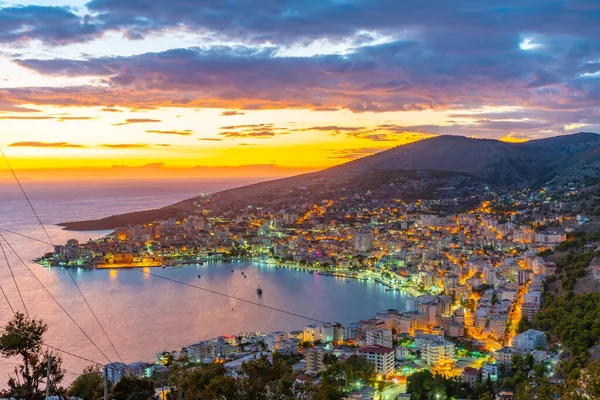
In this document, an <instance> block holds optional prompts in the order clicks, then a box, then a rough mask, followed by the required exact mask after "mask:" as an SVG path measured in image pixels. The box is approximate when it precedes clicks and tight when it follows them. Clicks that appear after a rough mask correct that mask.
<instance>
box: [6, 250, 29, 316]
mask: <svg viewBox="0 0 600 400" xmlns="http://www.w3.org/2000/svg"><path fill="white" fill-rule="evenodd" d="M0 249H1V250H2V255H3V256H4V261H6V265H7V266H8V270H9V271H10V275H11V276H12V279H13V282H14V283H15V287H16V288H17V293H19V298H20V299H21V303H23V308H24V309H25V314H27V318H29V311H28V310H27V306H26V305H25V300H23V295H22V294H21V289H20V288H19V284H18V283H17V279H16V278H15V274H14V273H13V270H12V267H11V266H10V261H8V257H7V256H6V251H4V246H3V245H2V242H0Z"/></svg>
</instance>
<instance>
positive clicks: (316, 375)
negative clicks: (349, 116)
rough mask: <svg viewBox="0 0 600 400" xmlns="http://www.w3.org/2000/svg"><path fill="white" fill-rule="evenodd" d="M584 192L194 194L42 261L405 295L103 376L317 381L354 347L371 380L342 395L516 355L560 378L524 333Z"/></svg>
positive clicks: (550, 351) (384, 391)
mask: <svg viewBox="0 0 600 400" xmlns="http://www.w3.org/2000/svg"><path fill="white" fill-rule="evenodd" d="M580 193H581V190H580V189H578V188H576V187H566V188H562V187H561V188H555V190H554V191H553V190H552V188H550V187H545V188H542V189H540V190H538V191H530V190H523V191H516V192H514V193H511V194H510V195H497V194H495V193H493V192H486V193H484V194H482V195H481V198H480V203H479V206H478V207H476V208H474V209H472V210H469V211H466V212H463V213H459V214H450V215H441V214H439V215H438V214H436V213H434V212H433V211H432V208H433V207H435V206H436V205H439V204H440V201H423V200H419V201H414V202H410V203H407V202H403V201H401V200H399V199H394V200H392V201H389V202H381V201H378V200H374V199H371V198H370V193H369V192H367V193H363V194H361V193H356V194H354V195H353V196H352V200H351V204H352V206H350V207H349V206H348V202H347V201H346V202H345V203H344V207H343V208H341V207H336V202H341V201H344V200H346V199H345V198H344V199H333V200H323V201H322V202H321V203H320V204H314V205H308V204H305V205H301V206H300V205H299V206H294V207H292V208H291V209H290V210H277V211H275V210H263V209H261V208H260V207H257V208H251V209H248V210H247V212H245V213H243V214H241V215H235V216H231V215H230V216H228V217H227V218H225V217H222V216H215V217H212V216H209V215H208V212H206V211H205V210H203V209H202V204H201V203H200V204H199V205H198V210H197V213H196V214H195V215H190V216H188V217H187V218H184V219H181V220H176V219H170V220H166V221H156V222H154V223H152V224H146V225H140V226H127V227H121V228H117V229H115V230H114V232H113V233H112V234H110V235H107V236H106V237H103V238H101V239H98V240H95V241H90V242H88V243H81V244H80V243H78V242H77V241H76V240H70V241H68V242H67V243H66V244H65V245H59V246H55V252H54V253H51V254H48V255H46V256H45V257H44V258H42V259H41V260H40V262H41V263H43V264H45V265H50V266H63V267H68V268H143V270H144V271H149V269H148V268H149V267H162V268H165V267H167V268H180V267H183V266H185V265H189V264H194V263H202V264H203V263H207V264H208V265H210V267H211V268H224V267H223V265H229V264H226V263H227V262H231V261H232V260H236V259H237V260H239V259H246V260H253V261H255V262H257V263H262V264H266V265H268V266H271V267H273V268H295V269H300V270H306V272H307V273H314V274H321V275H333V276H341V277H344V278H347V279H364V280H373V281H375V282H378V283H380V284H382V285H385V286H386V287H388V290H398V291H404V292H407V293H409V294H410V297H409V298H408V299H407V301H406V303H405V306H404V309H389V310H373V316H372V318H370V319H366V320H360V321H356V322H353V323H350V324H346V325H342V324H339V323H336V322H334V321H332V322H330V323H311V324H306V325H305V326H304V328H303V329H300V330H292V331H289V332H284V331H277V332H271V333H260V332H252V333H235V332H231V336H220V337H218V338H214V339H212V340H206V341H201V342H198V343H193V344H190V345H188V346H185V347H183V348H182V349H179V350H176V351H166V352H165V351H161V352H158V353H157V355H156V358H155V360H154V361H153V362H137V363H133V364H130V365H125V364H122V363H117V364H114V363H113V364H109V365H107V366H106V371H107V372H106V373H107V374H108V376H109V377H110V380H111V381H112V382H113V383H117V382H119V380H120V379H121V378H122V377H123V376H126V375H128V374H134V375H135V376H138V377H147V378H150V377H156V376H160V375H161V374H162V375H163V376H168V374H169V372H168V371H169V369H170V368H171V367H172V366H173V365H203V364H207V363H208V364H210V363H222V364H223V366H224V367H225V368H226V370H227V371H229V373H231V374H236V371H238V370H239V369H240V368H241V366H242V365H243V364H244V363H245V362H249V361H251V360H256V359H260V358H261V357H263V358H264V357H267V358H268V359H269V360H271V362H272V359H273V356H274V355H278V356H280V355H284V356H286V357H292V359H293V360H295V361H296V362H295V363H293V365H292V368H293V372H294V375H295V379H296V382H299V383H300V382H301V383H307V382H309V383H312V384H318V383H319V382H320V379H321V374H322V373H323V372H325V371H326V370H327V368H328V367H329V366H330V365H331V364H332V363H333V362H334V361H332V360H336V361H338V362H340V361H344V360H347V359H348V358H349V357H351V356H356V355H358V356H363V357H365V358H366V360H368V362H369V363H370V364H371V365H372V367H373V371H374V376H373V381H372V382H369V381H366V382H359V383H357V384H356V387H351V388H345V389H346V390H347V391H348V396H349V398H356V399H375V398H377V399H379V398H381V399H388V398H411V397H410V396H411V394H410V393H408V394H405V393H406V392H407V379H410V376H411V375H412V374H414V373H416V372H419V371H430V372H431V373H433V374H439V375H441V376H444V377H445V378H446V379H451V378H453V377H454V378H455V379H459V381H460V382H462V383H463V384H464V385H465V387H466V388H468V390H471V393H472V391H474V390H479V391H481V390H482V389H481V386H482V385H484V386H485V385H486V384H488V385H489V388H491V387H493V385H494V384H496V383H497V382H498V379H499V378H500V379H504V378H505V377H506V374H507V373H508V371H510V369H511V367H512V363H513V360H514V357H515V355H517V356H520V357H523V358H525V357H532V360H533V361H532V362H533V363H534V364H535V365H541V366H543V368H544V374H545V376H546V377H547V378H548V379H549V380H550V382H553V383H554V384H560V383H561V382H562V381H563V380H562V379H560V378H557V379H554V378H553V377H554V376H555V375H556V373H557V370H558V368H559V363H560V361H561V354H562V352H563V351H564V350H563V349H562V348H561V347H560V346H557V343H553V344H552V345H550V343H549V339H548V337H547V335H546V333H545V332H543V331H540V330H536V329H526V328H527V327H529V326H533V321H534V318H535V316H536V314H537V313H538V312H539V311H540V308H541V306H542V299H543V296H544V294H543V292H544V281H545V280H547V279H548V278H549V277H555V275H556V274H557V266H556V263H554V262H552V261H548V260H547V259H545V258H544V255H547V254H549V253H552V250H553V249H555V247H556V246H557V245H560V244H561V243H563V242H565V241H566V240H567V234H569V233H572V232H575V231H576V230H578V229H581V227H582V226H585V225H586V224H587V223H589V222H590V219H589V218H587V217H585V216H583V215H580V214H575V215H573V214H574V212H573V211H572V210H571V209H570V207H571V206H570V205H569V204H571V203H570V201H571V200H572V199H573V198H576V197H577V196H578V195H580ZM206 199H207V201H209V199H210V196H208V195H207V196H206ZM446 202H449V203H453V202H454V203H456V202H459V200H457V199H454V200H447V201H446ZM232 272H233V270H232ZM259 295H262V291H261V293H260V294H259ZM374 383H375V384H374ZM171 389H172V388H170V387H168V388H164V389H163V388H161V390H163V391H170V390H171ZM500 389H502V388H500ZM173 390H176V389H173ZM468 390H467V392H468ZM513 390H514V387H513V388H507V389H506V390H501V391H496V398H498V399H510V398H514V393H513ZM413 398H414V397H413Z"/></svg>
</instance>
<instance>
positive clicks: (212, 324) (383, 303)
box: [0, 185, 405, 387]
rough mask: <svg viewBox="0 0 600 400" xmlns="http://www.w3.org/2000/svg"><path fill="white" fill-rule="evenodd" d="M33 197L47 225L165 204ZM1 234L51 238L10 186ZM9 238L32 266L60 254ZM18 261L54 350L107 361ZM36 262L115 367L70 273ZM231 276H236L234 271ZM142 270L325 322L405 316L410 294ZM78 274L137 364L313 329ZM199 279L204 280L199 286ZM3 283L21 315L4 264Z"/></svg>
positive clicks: (242, 306)
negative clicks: (251, 337)
mask: <svg viewBox="0 0 600 400" xmlns="http://www.w3.org/2000/svg"><path fill="white" fill-rule="evenodd" d="M13 189H14V188H10V190H13ZM189 190H190V188H189V187H185V188H183V189H182V190H181V191H179V192H178V191H176V190H172V191H171V195H172V196H173V198H171V199H168V198H166V197H161V198H160V201H161V202H163V203H164V204H169V203H171V202H174V201H177V200H181V199H183V198H185V197H187V196H188V194H187V192H186V191H189ZM198 191H199V190H198ZM32 193H33V194H32V196H31V197H32V201H33V203H34V205H35V206H36V210H37V211H38V214H40V217H41V218H42V220H43V221H44V222H46V223H48V224H52V223H57V222H61V221H65V220H73V219H83V218H94V217H101V216H104V215H110V214H114V213H117V212H122V211H132V210H134V209H148V208H152V207H157V206H159V205H161V203H159V204H157V200H156V199H155V198H153V197H152V196H148V195H147V193H144V197H143V198H140V197H139V196H138V197H137V198H136V197H135V196H136V193H135V192H123V188H120V189H119V191H118V196H121V197H123V198H124V200H123V201H120V200H119V198H118V196H117V195H116V194H115V195H114V196H99V197H97V198H92V197H89V196H88V197H86V198H85V199H84V201H82V203H84V204H85V205H84V206H78V204H79V201H78V198H77V196H78V193H77V191H70V192H68V193H66V192H65V191H64V190H63V191H58V192H52V191H50V190H46V191H40V192H39V193H38V192H35V191H33V192H32ZM115 196H117V197H115ZM107 199H108V200H107ZM136 199H137V200H136ZM124 205H125V206H124ZM126 205H129V207H130V208H128V207H127V206H126ZM134 205H135V206H136V207H135V208H134V207H133V206H134ZM0 227H2V228H6V229H11V230H15V231H18V232H21V233H25V234H27V235H31V236H34V237H36V238H40V239H43V232H42V231H41V229H40V228H39V226H38V225H36V224H35V221H32V214H31V210H30V209H29V208H28V207H27V204H26V203H24V202H23V201H22V199H20V198H19V197H18V196H17V195H15V193H14V190H13V192H10V191H8V189H7V188H6V187H5V186H2V185H0ZM48 231H49V232H50V235H51V236H52V238H53V240H54V241H55V242H56V243H64V242H65V241H66V240H67V239H69V238H76V239H79V240H80V241H85V240H87V239H88V238H90V237H99V236H101V235H102V234H104V233H105V232H83V233H76V232H65V231H63V230H61V229H60V228H59V227H57V226H52V225H48ZM6 236H7V238H8V239H9V240H10V241H11V244H12V245H13V247H14V248H15V249H16V250H17V252H18V253H19V254H20V255H21V256H22V257H23V259H24V260H25V261H29V260H32V259H33V258H35V257H38V256H40V255H42V254H43V253H44V252H48V251H50V250H51V247H50V246H49V245H46V244H44V243H40V242H33V241H30V240H25V239H21V238H19V237H17V236H14V235H10V234H6ZM10 259H11V265H13V268H14V270H15V273H16V275H17V279H18V281H19V285H20V287H21V288H22V291H23V296H24V298H25V302H26V304H27V307H28V309H29V312H30V313H31V315H32V316H34V317H36V318H41V319H43V320H44V321H45V322H46V323H48V325H49V327H50V328H49V333H48V339H47V342H48V344H51V345H53V346H56V347H59V348H62V349H64V350H68V351H71V352H73V353H76V354H79V355H82V356H84V357H87V358H90V359H93V360H97V361H99V362H105V360H104V359H103V358H102V356H101V355H100V353H99V352H98V350H97V349H95V348H94V347H93V345H92V344H90V343H89V342H88V341H87V340H86V338H85V336H84V335H83V334H82V333H81V332H80V331H79V330H78V329H77V327H76V326H75V325H74V324H73V322H72V321H70V320H69V318H68V317H67V316H66V315H65V314H64V313H63V312H62V311H61V310H60V308H59V307H58V306H57V305H56V304H55V303H54V302H53V301H52V300H51V298H50V297H49V296H48V295H47V294H46V293H45V292H44V291H43V290H42V289H41V288H40V286H39V285H38V284H37V283H36V282H35V280H34V279H33V278H32V277H31V276H30V275H29V272H27V271H26V270H25V269H24V268H23V267H22V266H21V265H19V264H18V261H17V260H16V258H15V257H14V256H13V255H11V257H10ZM28 264H29V266H30V268H31V269H32V271H33V272H34V273H35V274H36V276H37V277H38V279H40V280H41V281H42V282H43V283H44V285H46V287H47V288H48V289H49V290H50V292H51V293H52V294H53V295H54V296H55V297H56V298H57V299H58V301H60V303H61V304H62V305H63V306H64V307H65V308H66V309H67V310H68V311H69V312H70V313H71V315H72V316H73V318H74V319H75V320H76V321H78V323H79V324H80V325H81V326H82V327H83V329H84V330H85V331H86V333H88V334H89V336H90V337H92V339H93V340H94V341H95V342H96V343H97V344H98V345H99V346H100V347H101V348H102V350H103V351H104V352H105V353H106V354H107V355H108V357H109V358H110V359H111V361H116V360H117V357H116V355H115V354H114V352H113V351H112V349H111V348H110V344H109V343H108V341H107V340H106V338H105V337H104V336H103V335H102V333H101V331H100V329H99V327H98V326H97V324H96V322H95V321H94V319H93V317H92V315H91V314H90V312H89V310H88V309H87V307H86V306H85V304H84V303H83V301H82V299H81V298H80V296H79V294H78V292H77V289H76V288H75V286H74V285H73V282H72V281H71V278H70V277H69V275H68V273H67V271H66V270H64V269H62V268H54V269H48V268H42V267H41V266H39V265H36V264H33V263H31V262H28ZM232 268H233V269H234V271H235V272H234V273H232V272H231V269H232ZM143 271H145V272H151V273H152V274H157V275H161V276H166V277H169V278H172V279H176V280H181V281H183V282H187V283H190V284H193V285H196V286H200V287H204V288H210V289H211V290H215V291H218V292H222V293H226V294H229V295H232V296H235V297H239V298H242V299H247V300H250V301H253V302H257V303H260V304H265V305H268V306H272V307H277V308H282V309H285V310H287V311H290V312H293V313H297V314H302V315H305V316H308V317H312V318H315V319H318V320H323V321H332V322H333V321H339V322H341V323H348V322H351V321H355V320H358V319H362V318H369V317H371V316H373V315H374V314H375V312H377V311H380V310H384V309H387V308H399V309H402V308H403V305H404V299H405V295H403V294H401V293H397V292H386V291H385V288H384V287H383V286H381V285H379V284H376V283H373V282H365V281H355V280H350V281H349V282H347V281H346V279H344V278H339V277H329V276H321V275H318V274H309V273H307V272H304V271H298V270H293V269H282V268H275V267H272V266H267V265H264V264H251V263H247V262H236V263H232V264H206V265H203V266H200V265H190V266H186V267H173V268H166V269H161V268H152V269H149V268H146V269H144V270H143ZM240 271H244V273H245V274H246V275H247V276H248V278H246V279H244V278H243V276H242V275H241V274H240ZM72 273H73V277H74V278H75V279H76V281H77V283H78V285H79V286H80V288H81V290H82V291H83V293H84V294H85V295H86V297H87V299H88V301H89V303H90V305H91V307H92V308H93V309H94V311H95V312H96V314H97V316H98V318H99V320H100V321H101V322H102V323H103V325H104V327H105V329H106V331H107V332H108V334H109V335H110V337H111V339H112V341H113V342H114V343H115V345H116V347H117V349H118V351H119V353H120V354H121V355H122V356H123V358H124V360H125V362H128V363H130V362H134V361H139V360H152V359H153V358H154V354H155V353H156V352H158V351H161V350H174V349H178V348H180V347H181V346H183V345H186V344H190V343H193V342H195V341H198V340H202V339H208V338H212V337H215V336H218V335H221V334H235V333H240V332H247V331H256V330H260V331H263V332H269V331H273V330H293V329H301V328H302V326H304V325H305V324H306V323H309V321H306V320H302V319H299V318H297V317H293V316H290V315H286V314H282V313H278V312H275V311H272V310H268V309H264V308H260V307H258V306H256V305H252V304H247V303H243V302H240V301H238V300H235V299H231V298H227V297H221V296H217V295H214V294H211V293H207V292H204V291H202V290H199V289H195V288H192V287H187V286H184V285H179V284H176V283H173V282H169V281H166V280H162V279H160V278H157V277H153V276H149V275H147V274H144V273H141V272H138V271H134V270H118V271H116V270H86V269H74V270H72ZM199 274H200V275H201V276H202V277H201V278H198V275H199ZM0 283H1V284H2V286H3V287H4V288H5V290H6V291H7V293H8V295H9V298H10V299H11V302H12V303H13V306H14V307H15V308H17V309H22V306H20V305H19V302H18V295H17V292H16V290H15V288H14V285H13V284H12V280H11V279H10V275H9V274H8V271H7V269H6V266H5V265H4V263H3V262H0ZM258 284H260V285H261V287H262V289H263V293H264V294H263V296H262V297H258V296H257V295H256V287H257V285H258ZM10 317H11V315H10V311H9V309H8V307H7V306H6V304H5V302H4V300H3V299H0V324H2V325H3V324H4V323H5V322H6V321H7V320H8V319H10ZM64 358H65V359H64V366H65V367H66V368H67V369H68V370H69V371H74V372H80V371H81V370H82V369H83V367H84V366H85V365H86V364H87V363H85V362H83V361H79V360H77V359H73V358H71V357H68V356H65V357H64ZM13 361H14V360H10V361H6V360H3V359H0V387H4V386H5V383H6V380H7V374H9V373H10V372H11V371H12V368H13V367H14V366H13V365H12V364H10V363H12V362H13ZM72 377H73V376H72V375H67V377H66V378H65V380H66V381H68V380H70V379H72Z"/></svg>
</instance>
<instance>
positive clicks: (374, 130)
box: [0, 0, 600, 179]
mask: <svg viewBox="0 0 600 400" xmlns="http://www.w3.org/2000/svg"><path fill="white" fill-rule="evenodd" d="M376 3H378V2H374V3H373V4H370V3H361V4H358V3H357V4H355V6H354V7H342V6H341V5H340V4H339V3H338V2H328V1H325V2H321V1H320V2H315V3H313V2H311V1H309V2H290V3H289V4H287V5H285V6H283V5H273V6H272V7H270V6H267V5H266V4H264V3H261V2H256V1H254V0H244V1H242V2H241V3H240V4H239V7H236V8H235V9H234V8H231V7H228V6H227V5H226V4H225V3H223V4H211V5H205V6H203V7H198V6H197V5H196V6H194V7H191V5H190V4H189V3H188V2H186V1H185V0H174V1H172V2H169V6H168V7H164V4H163V3H162V2H158V1H154V0H148V1H147V2H146V7H144V8H143V9H139V10H135V11H132V10H131V9H129V8H127V7H126V6H124V5H123V3H120V2H114V1H109V0H94V1H91V2H86V1H82V0H65V1H59V0H56V1H55V0H38V1H36V0H27V1H13V0H10V1H5V2H3V3H1V4H0V20H3V21H5V22H6V23H4V24H3V25H2V26H0V148H2V149H4V150H5V151H6V154H7V156H9V157H10V159H11V162H12V163H13V166H14V168H15V169H17V170H23V171H28V173H30V174H32V176H33V175H36V174H35V173H34V172H33V171H42V172H40V173H39V174H38V175H39V176H46V175H47V174H48V171H50V170H57V171H59V172H57V174H58V175H61V176H63V175H64V176H66V177H67V178H68V174H69V171H71V172H72V171H78V170H79V171H81V170H84V169H90V168H93V169H95V170H97V171H110V170H111V168H112V167H113V166H127V167H131V168H132V169H136V170H137V171H138V172H139V173H140V174H141V175H140V177H151V175H149V173H148V172H147V171H148V170H149V169H148V167H145V168H142V167H143V166H147V165H156V164H161V165H162V171H163V172H164V171H165V170H170V171H171V172H173V171H177V173H178V174H179V173H181V174H182V175H181V176H187V175H186V174H187V172H183V171H187V170H189V169H193V168H195V167H208V168H213V170H212V171H213V172H214V173H215V174H217V176H220V175H219V174H221V173H230V172H224V171H225V170H227V168H231V167H237V169H236V171H237V172H236V173H239V174H241V176H247V175H248V174H250V173H257V171H258V170H257V169H256V166H257V165H261V166H263V167H262V168H263V172H264V173H268V174H271V173H272V174H275V175H268V176H279V175H276V174H279V173H281V174H283V175H281V176H286V175H287V174H295V173H297V172H298V171H311V170H319V169H323V168H327V167H331V166H334V165H337V164H340V163H343V162H346V161H350V160H353V159H356V158H359V157H363V156H366V155H369V154H373V153H376V152H379V151H382V150H385V149H388V148H391V147H395V146H398V145H403V144H406V143H411V142H413V141H415V140H420V139H423V138H426V137H431V136H435V135H440V134H455V135H464V136H469V137H478V138H495V139H499V140H503V141H506V142H512V143H519V142H524V141H527V140H531V139H539V138H544V137H550V136H556V135H563V134H570V133H575V132H578V131H596V132H598V131H600V107H599V106H598V104H599V103H598V101H599V100H600V98H599V97H598V93H600V91H599V90H598V88H599V87H600V74H599V73H598V72H599V70H598V68H597V67H596V66H597V60H598V57H600V54H598V50H597V49H598V48H600V47H598V46H597V45H598V39H597V37H595V36H594V35H593V34H590V32H594V30H595V29H597V28H596V24H595V22H596V21H593V18H589V19H586V18H584V14H585V10H582V9H578V8H566V9H561V10H553V9H548V8H546V7H544V4H543V2H539V4H533V5H532V6H531V7H532V8H531V7H530V8H525V7H524V8H522V9H521V7H520V6H515V7H514V8H511V9H509V10H505V11H503V12H498V11H497V10H498V9H499V8H498V7H499V6H498V5H496V4H492V3H494V2H492V3H490V4H486V5H481V4H480V5H479V6H478V7H476V8H475V9H474V8H471V7H468V6H465V8H464V9H463V8H462V7H459V6H450V5H448V4H446V3H445V2H438V1H436V0H432V1H431V2H430V3H431V4H429V6H427V5H423V6H422V7H421V6H420V7H413V6H411V5H402V4H397V3H396V2H387V1H384V0H382V1H380V2H379V3H381V4H376ZM499 4H500V3H499ZM190 7H191V8H190ZM448 7H450V8H448ZM382 11H385V12H382ZM534 11H535V12H534ZM450 13H451V15H453V16H454V18H455V21H454V23H452V24H442V25H443V26H441V25H440V23H439V21H440V20H444V19H445V18H447V15H449V14H450ZM507 13H508V14H510V16H511V18H509V19H508V20H509V21H510V23H507V22H506V21H507ZM214 15H220V22H219V23H215V21H214V18H213V16H214ZM330 15H336V16H337V17H336V18H335V19H331V18H330ZM524 15H527V18H523V16H524ZM548 20H553V21H555V22H556V21H562V22H563V23H562V24H561V23H553V24H550V25H549V24H548V23H547V22H546V21H548ZM575 20H578V21H579V22H578V23H577V24H573V23H571V22H570V21H575ZM473 31H477V32H478V33H477V34H476V35H473ZM566 32H568V33H569V36H566V35H565V33H566ZM577 49H581V50H577ZM586 49H587V50H586ZM245 166H253V167H245ZM217 167H219V168H221V170H219V168H217ZM223 168H224V169H223ZM253 168H254V169H253ZM269 168H271V169H269ZM5 169H6V167H5V166H3V165H2V163H0V171H3V170H5ZM43 171H46V172H43ZM60 171H62V172H60ZM113 171H114V168H113ZM143 171H146V172H143ZM207 171H208V170H207ZM152 173H156V170H154V171H153V172H152ZM161 173H162V172H161ZM44 174H46V175H44ZM58 175H57V176H58ZM188 175H189V174H188ZM92 177H93V175H92ZM67 178H65V179H67Z"/></svg>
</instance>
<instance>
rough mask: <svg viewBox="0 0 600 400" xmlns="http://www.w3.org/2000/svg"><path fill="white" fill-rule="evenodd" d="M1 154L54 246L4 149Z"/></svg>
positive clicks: (0, 151)
mask: <svg viewBox="0 0 600 400" xmlns="http://www.w3.org/2000/svg"><path fill="white" fill-rule="evenodd" d="M0 153H2V157H4V161H6V165H8V169H9V170H10V172H11V173H12V176H13V177H14V178H15V181H17V184H18V185H19V188H20V189H21V192H22V193H23V196H25V200H27V203H28V204H29V207H30V208H31V211H33V214H34V215H35V218H36V219H37V220H38V222H39V223H40V225H41V227H42V229H43V230H44V233H45V234H46V236H47V237H48V240H49V241H50V243H52V245H54V242H53V241H52V238H51V237H50V235H49V234H48V231H46V227H45V226H44V224H43V223H42V220H41V219H40V216H39V215H38V213H37V211H35V208H34V207H33V204H31V200H29V196H27V192H25V189H24V188H23V185H21V181H19V178H18V177H17V174H16V173H15V170H14V169H13V168H12V166H11V165H10V162H9V161H8V157H6V154H4V151H3V150H2V149H0Z"/></svg>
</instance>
